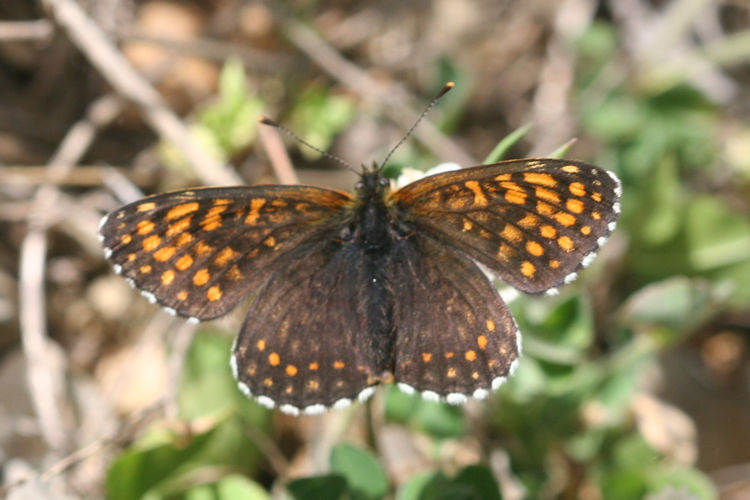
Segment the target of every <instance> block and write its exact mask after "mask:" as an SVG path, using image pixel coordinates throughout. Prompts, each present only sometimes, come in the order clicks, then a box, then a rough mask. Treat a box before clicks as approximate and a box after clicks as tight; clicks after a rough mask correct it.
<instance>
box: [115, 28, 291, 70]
mask: <svg viewBox="0 0 750 500" xmlns="http://www.w3.org/2000/svg"><path fill="white" fill-rule="evenodd" d="M115 36H116V37H117V39H118V40H119V41H121V42H141V43H148V44H153V45H158V46H160V47H164V48H167V49H170V50H173V51H175V52H177V53H179V54H189V55H190V56H197V57H202V58H204V59H208V60H213V61H219V62H224V61H226V60H227V59H228V58H230V57H233V58H238V59H239V60H241V61H242V63H243V64H244V65H245V66H247V67H248V68H251V69H252V70H253V71H265V72H273V73H278V72H279V71H286V70H290V69H293V67H294V60H293V58H292V57H290V56H288V55H286V54H280V53H271V52H268V51H262V50H257V49H252V48H250V47H247V46H243V45H239V44H236V43H227V42H221V41H217V40H210V39H207V38H200V37H196V38H191V39H189V40H179V39H174V38H166V37H163V36H157V35H153V34H151V33H144V32H142V31H139V30H134V29H123V30H120V31H118V32H117V33H115Z"/></svg>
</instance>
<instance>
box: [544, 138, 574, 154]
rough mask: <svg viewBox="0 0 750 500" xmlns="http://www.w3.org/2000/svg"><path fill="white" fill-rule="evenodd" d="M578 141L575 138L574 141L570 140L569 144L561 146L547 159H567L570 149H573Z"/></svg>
mask: <svg viewBox="0 0 750 500" xmlns="http://www.w3.org/2000/svg"><path fill="white" fill-rule="evenodd" d="M577 141H578V139H576V138H575V137H574V138H573V139H570V140H569V141H568V142H566V143H565V144H562V145H560V146H559V147H558V148H557V149H555V150H554V151H552V152H551V153H550V154H548V155H547V158H565V155H566V154H568V151H570V148H572V147H573V145H574V144H575V143H576V142H577Z"/></svg>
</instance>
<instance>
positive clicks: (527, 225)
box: [518, 214, 539, 229]
mask: <svg viewBox="0 0 750 500" xmlns="http://www.w3.org/2000/svg"><path fill="white" fill-rule="evenodd" d="M538 224H539V217H537V216H536V215H534V214H526V215H525V216H524V218H523V219H521V220H519V221H518V225H519V226H521V227H522V228H524V229H531V228H533V227H536V226H537V225H538Z"/></svg>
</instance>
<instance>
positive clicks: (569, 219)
mask: <svg viewBox="0 0 750 500" xmlns="http://www.w3.org/2000/svg"><path fill="white" fill-rule="evenodd" d="M554 217H555V220H556V221H557V222H559V223H560V224H562V225H563V226H566V227H568V226H572V225H573V224H575V223H576V217H575V215H571V214H569V213H567V212H557V213H556V214H555V215H554Z"/></svg>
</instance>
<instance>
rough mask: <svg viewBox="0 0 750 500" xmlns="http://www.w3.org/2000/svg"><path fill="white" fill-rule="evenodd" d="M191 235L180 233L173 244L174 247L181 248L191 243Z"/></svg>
mask: <svg viewBox="0 0 750 500" xmlns="http://www.w3.org/2000/svg"><path fill="white" fill-rule="evenodd" d="M193 239H194V238H193V235H192V234H190V233H182V234H181V235H180V236H179V237H178V238H177V241H176V242H175V245H177V248H182V247H184V246H185V245H189V244H190V243H191V242H192V241H193Z"/></svg>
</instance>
